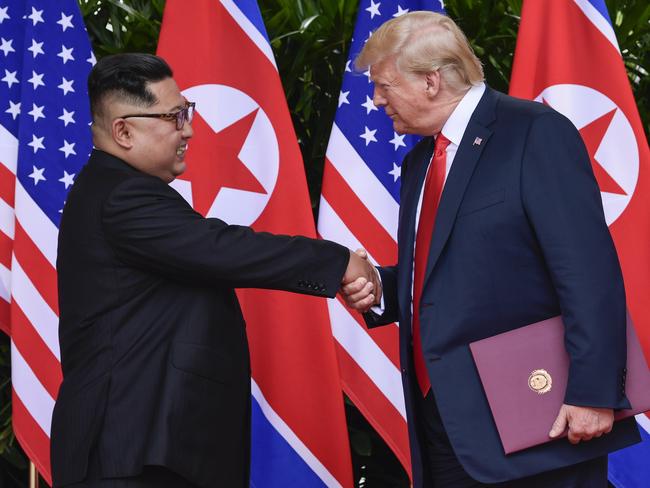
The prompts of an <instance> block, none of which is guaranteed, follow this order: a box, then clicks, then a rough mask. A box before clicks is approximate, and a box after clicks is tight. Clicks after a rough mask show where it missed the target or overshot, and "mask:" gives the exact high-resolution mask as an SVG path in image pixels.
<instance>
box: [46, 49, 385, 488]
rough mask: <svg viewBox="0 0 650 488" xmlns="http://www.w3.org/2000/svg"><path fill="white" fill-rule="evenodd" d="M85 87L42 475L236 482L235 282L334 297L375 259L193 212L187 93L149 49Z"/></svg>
mask: <svg viewBox="0 0 650 488" xmlns="http://www.w3.org/2000/svg"><path fill="white" fill-rule="evenodd" d="M88 88H89V95H90V101H91V110H92V114H93V126H92V130H93V141H94V145H95V149H94V150H93V152H92V154H91V156H90V160H89V162H88V164H87V165H86V166H85V167H84V169H83V171H82V172H81V173H80V174H79V176H78V178H77V180H76V183H75V185H74V187H73V189H72V190H71V192H70V194H69V196H68V199H67V203H66V206H65V209H64V212H63V218H62V221H61V228H60V234H59V246H58V258H57V270H58V278H59V307H60V325H59V338H60V343H61V366H62V369H63V383H62V385H61V388H60V390H59V395H58V399H57V402H56V406H55V409H54V413H53V419H52V432H51V441H52V474H53V479H54V486H55V487H57V488H58V487H64V486H65V487H67V486H72V487H106V488H108V487H111V488H118V487H136V486H137V487H156V488H161V487H166V486H169V487H172V486H173V487H174V488H183V487H205V488H207V487H216V486H219V487H221V486H223V487H228V488H230V487H245V486H248V471H249V443H250V435H249V434H250V418H249V417H250V366H249V354H248V345H247V340H246V331H245V324H244V320H243V317H242V313H241V310H240V308H239V303H238V302H237V297H236V295H235V292H234V288H236V287H256V288H272V289H278V290H287V291H292V292H296V293H305V294H312V295H318V296H328V297H333V296H334V295H335V294H336V292H337V290H338V289H339V286H340V284H341V283H342V282H349V281H352V280H354V279H357V278H359V279H360V282H362V283H363V282H364V281H365V280H366V279H371V278H373V277H374V274H375V271H374V269H372V267H370V265H369V264H368V263H366V262H365V261H364V260H363V259H361V258H359V257H358V256H357V255H355V254H353V253H350V252H349V250H348V249H346V248H344V247H342V246H340V245H338V244H335V243H332V242H328V241H318V240H313V239H307V238H304V237H289V236H276V235H271V234H267V233H258V232H254V231H253V230H252V229H250V228H248V227H242V226H235V225H227V224H226V223H224V222H223V221H221V220H218V219H214V218H203V217H202V216H201V215H199V214H198V213H196V212H195V211H194V210H193V209H192V207H191V206H190V205H188V204H187V202H186V201H185V200H184V199H183V198H182V197H181V196H180V195H179V194H178V193H177V192H176V191H175V190H174V189H172V188H171V187H170V186H169V185H168V183H169V182H171V181H172V180H173V179H174V178H176V177H177V176H178V175H180V174H181V173H183V171H184V170H185V162H184V156H185V151H186V149H187V141H188V140H189V139H190V137H192V128H191V126H190V123H191V121H192V115H193V110H194V107H193V104H192V103H189V102H188V101H186V100H185V99H184V98H183V96H182V95H181V93H180V91H179V89H178V87H177V85H176V83H175V82H174V80H173V78H172V72H171V70H170V68H169V66H168V65H167V64H166V63H165V62H164V61H163V60H162V59H161V58H158V57H156V56H152V55H145V54H123V55H115V56H109V57H106V58H103V59H102V60H100V61H99V62H98V63H97V65H96V66H95V67H94V68H93V70H92V72H91V74H90V77H89V80H88ZM366 286H368V287H372V284H369V285H366ZM370 300H372V297H371V298H370Z"/></svg>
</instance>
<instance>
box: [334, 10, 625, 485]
mask: <svg viewBox="0 0 650 488" xmlns="http://www.w3.org/2000/svg"><path fill="white" fill-rule="evenodd" d="M357 66H358V68H360V69H363V70H365V69H366V68H367V67H369V69H370V76H371V79H372V81H374V83H375V92H374V103H375V105H377V106H381V107H383V108H384V109H385V111H386V114H387V115H388V116H390V117H391V119H392V120H393V126H394V128H395V130H396V131H397V132H400V133H411V134H419V135H422V136H424V138H423V139H422V141H421V142H420V143H418V144H417V145H416V146H415V147H414V148H413V150H412V151H411V152H410V153H409V154H408V155H407V156H406V158H405V159H404V161H403V164H402V173H401V178H402V181H401V185H402V186H401V198H400V212H399V229H398V243H399V244H398V263H397V265H395V266H390V267H383V268H381V269H380V273H381V279H382V284H383V289H384V292H383V294H382V293H381V292H379V291H378V292H377V297H383V305H384V306H383V309H381V308H380V309H374V310H373V311H370V312H369V313H367V314H366V321H367V323H368V325H369V326H377V325H382V324H385V323H392V322H394V321H396V320H399V322H400V361H401V368H402V382H403V386H404V394H405V402H406V411H407V417H408V425H409V439H410V445H411V460H412V465H413V469H412V471H413V481H414V486H415V487H417V488H420V487H430V486H436V487H438V486H442V487H445V488H460V487H463V488H466V487H482V486H498V487H508V488H514V487H517V488H529V487H554V488H555V487H562V488H569V487H574V488H576V487H584V488H596V487H606V486H607V457H606V454H607V453H608V452H611V451H613V450H616V449H620V448H621V447H625V446H627V445H630V444H632V443H634V442H636V441H637V440H638V432H637V431H636V427H635V423H634V421H633V420H625V421H621V422H617V423H616V424H615V425H614V424H613V410H614V409H621V408H629V402H628V400H627V398H626V397H625V360H626V347H625V291H624V288H623V279H622V275H621V270H620V267H619V263H618V259H617V256H616V250H615V249H614V245H613V243H612V239H611V237H610V234H609V231H608V229H607V225H606V223H605V218H604V215H603V209H602V204H601V199H600V192H599V190H598V186H597V184H596V180H595V178H594V175H593V171H592V169H591V165H590V162H589V156H588V154H587V152H586V150H585V148H584V144H583V143H582V140H581V138H580V135H579V134H578V131H577V130H576V128H575V127H574V126H573V125H572V124H571V122H570V121H569V120H568V119H566V118H565V117H563V116H562V115H560V114H559V113H557V112H555V111H554V110H552V109H550V108H549V107H546V106H545V105H543V104H540V103H534V102H530V101H524V100H517V99H515V98H512V97H508V96H506V95H504V94H501V93H498V92H496V91H494V90H492V89H490V88H489V87H488V86H486V85H485V83H484V81H483V69H482V67H481V63H480V61H479V60H478V59H477V58H476V56H475V55H474V53H473V51H472V49H471V47H470V45H469V43H468V41H467V39H466V38H465V36H464V34H463V33H462V32H461V31H460V29H459V28H458V26H456V24H455V23H454V22H453V21H452V20H451V19H450V18H448V17H446V16H443V15H440V14H435V13H433V12H412V13H409V14H406V15H403V16H400V17H398V18H395V19H392V20H390V21H388V22H387V23H385V24H384V25H382V26H381V27H380V28H379V29H378V30H377V32H375V33H374V34H373V35H372V37H371V38H370V39H369V40H368V42H367V43H366V44H365V46H364V49H363V51H362V52H361V54H360V55H359V58H358V59H357ZM361 287H362V284H361V283H352V284H350V285H347V286H345V287H344V293H346V294H347V295H348V303H349V304H350V305H351V306H354V307H356V308H358V309H359V310H361V311H366V310H367V302H365V300H366V299H367V295H368V290H365V291H364V290H360V288H361ZM382 295H383V296H382ZM358 299H363V300H364V301H363V302H361V303H359V304H356V303H355V302H356V300H358ZM559 314H562V315H563V318H564V323H565V326H566V349H567V352H568V353H569V356H570V358H571V367H570V371H569V381H568V386H567V389H566V392H565V397H564V403H565V404H564V405H563V406H562V407H561V408H560V410H559V412H558V415H557V420H556V421H555V425H553V426H551V425H549V426H548V429H549V437H550V438H557V437H559V436H560V435H561V434H562V433H563V432H564V431H565V430H566V432H567V434H568V440H567V439H560V440H556V441H554V442H549V443H546V444H544V445H541V446H536V447H533V448H530V449H527V450H524V451H521V452H517V453H514V454H510V455H507V456H506V455H505V454H504V452H503V448H502V446H501V443H500V440H499V436H498V433H497V430H496V427H495V425H494V422H493V419H492V416H491V413H490V410H489V406H488V404H487V401H486V398H485V394H484V392H483V389H482V386H481V382H480V379H479V378H478V374H477V371H476V367H475V366H474V363H473V360H472V356H471V354H470V351H469V347H468V344H470V343H471V342H473V341H476V340H479V339H483V338H485V337H489V336H493V335H496V334H499V333H501V332H505V331H509V330H513V329H517V328H519V327H522V326H524V325H527V324H530V323H533V322H537V321H541V320H543V319H547V318H549V317H552V316H556V315H559ZM504 354H507V351H504ZM522 374H523V381H525V380H526V379H527V377H528V375H529V374H530V372H522ZM515 407H516V405H515ZM534 421H535V419H534V418H531V422H534ZM550 438H549V440H550ZM585 441H588V442H585Z"/></svg>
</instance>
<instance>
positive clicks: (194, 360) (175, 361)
mask: <svg viewBox="0 0 650 488" xmlns="http://www.w3.org/2000/svg"><path fill="white" fill-rule="evenodd" d="M171 361H172V365H173V366H174V367H175V368H176V369H180V370H181V371H185V372H186V373H190V374H193V375H196V376H201V377H203V378H206V379H208V380H212V381H216V382H218V383H228V382H229V381H230V380H231V379H232V374H233V364H232V359H231V358H230V356H228V355H227V354H226V353H225V352H224V351H220V350H218V349H214V348H211V347H206V346H201V345H199V344H189V343H186V342H175V343H174V344H172V353H171Z"/></svg>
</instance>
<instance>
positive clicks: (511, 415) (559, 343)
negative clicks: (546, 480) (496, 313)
mask: <svg viewBox="0 0 650 488" xmlns="http://www.w3.org/2000/svg"><path fill="white" fill-rule="evenodd" d="M470 349H471V352H472V355H473V356H474V362H475V363H476V367H477V369H478V372H479V376H480V377H481V382H482V383H483V388H484V390H485V395H486V396H487V400H488V403H489V405H490V409H491V410H492V416H493V417H494V422H495V423H496V426H497V430H498V431H499V436H500V437H501V443H502V444H503V449H504V450H505V453H506V454H510V453H513V452H517V451H520V450H522V449H526V448H528V447H532V446H536V445H538V444H542V443H544V442H549V441H551V440H552V439H551V438H549V436H548V433H549V431H550V430H551V426H552V425H553V421H554V420H555V418H556V417H557V414H558V412H559V410H560V407H561V406H562V403H563V402H564V394H565V390H566V385H567V376H568V371H569V355H568V354H567V352H566V349H565V347H564V324H563V323H562V319H561V317H553V318H550V319H547V320H543V321H541V322H537V323H534V324H531V325H527V326H525V327H521V328H519V329H515V330H512V331H509V332H505V333H503V334H499V335H496V336H493V337H488V338H487V339H483V340H480V341H477V342H473V343H471V344H470ZM622 386H623V385H621V387H622ZM594 387H595V388H597V387H598V381H597V378H595V379H594ZM625 388H626V395H627V398H628V400H629V401H630V404H631V405H632V408H631V409H630V410H619V411H617V412H615V418H616V420H620V419H622V418H626V417H630V416H632V415H635V414H637V413H641V412H645V411H647V410H650V368H649V367H648V362H647V361H646V359H645V357H644V355H643V351H642V349H641V345H640V344H639V340H638V338H637V336H636V332H635V330H634V325H633V324H632V322H631V320H630V317H629V315H628V318H627V381H626V384H625Z"/></svg>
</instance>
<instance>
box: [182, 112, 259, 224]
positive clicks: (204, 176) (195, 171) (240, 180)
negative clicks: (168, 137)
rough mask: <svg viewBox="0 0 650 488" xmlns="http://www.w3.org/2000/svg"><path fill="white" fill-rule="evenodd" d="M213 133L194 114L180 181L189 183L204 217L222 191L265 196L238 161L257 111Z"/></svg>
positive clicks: (253, 177) (194, 201) (201, 119)
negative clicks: (184, 167) (230, 189)
mask: <svg viewBox="0 0 650 488" xmlns="http://www.w3.org/2000/svg"><path fill="white" fill-rule="evenodd" d="M258 110H259V109H256V110H253V111H252V112H251V113H249V114H248V115H246V116H245V117H242V118H241V119H239V120H237V121H236V122H234V123H232V124H231V125H229V126H228V127H226V128H224V129H222V130H221V131H219V132H214V131H213V130H212V128H211V127H210V126H209V125H208V123H207V122H206V121H205V120H204V119H203V118H202V117H201V116H200V114H199V113H198V112H197V113H196V114H195V115H194V120H193V122H192V128H193V129H194V137H193V138H192V140H191V141H190V146H191V150H190V151H189V152H188V157H187V170H186V171H185V173H184V174H183V175H182V176H181V177H180V178H181V179H183V180H187V181H190V182H191V183H192V201H193V204H194V208H195V209H196V211H197V212H199V213H201V214H202V215H206V214H207V212H208V210H210V207H211V206H212V203H213V202H214V200H215V198H217V195H218V194H219V192H220V191H221V189H222V188H233V189H235V190H245V191H251V192H255V193H266V190H264V187H263V186H262V185H261V183H260V182H259V180H258V179H257V178H256V177H255V175H253V173H251V171H250V170H249V169H248V168H247V167H246V165H245V164H244V163H243V162H242V161H241V159H240V158H239V153H240V152H241V149H242V146H243V145H244V143H245V142H246V138H247V137H248V134H249V132H250V130H251V127H252V125H253V122H254V121H255V117H256V116H257V111H258Z"/></svg>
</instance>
